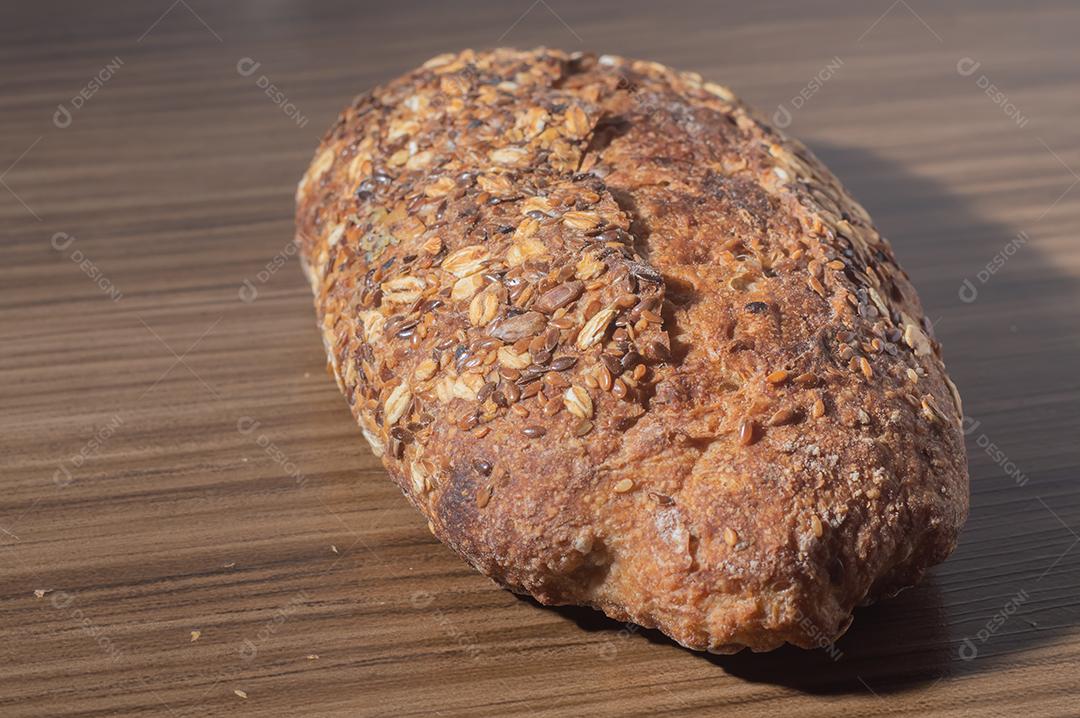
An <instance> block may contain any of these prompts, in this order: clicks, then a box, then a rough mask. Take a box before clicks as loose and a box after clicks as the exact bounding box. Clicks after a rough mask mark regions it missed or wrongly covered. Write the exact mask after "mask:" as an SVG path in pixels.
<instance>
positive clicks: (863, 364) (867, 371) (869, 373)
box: [859, 357, 874, 379]
mask: <svg viewBox="0 0 1080 718" xmlns="http://www.w3.org/2000/svg"><path fill="white" fill-rule="evenodd" d="M859 369H861V370H862V373H863V376H865V377H866V378H867V379H873V378H874V368H873V367H872V366H870V362H868V361H867V360H866V357H859Z"/></svg>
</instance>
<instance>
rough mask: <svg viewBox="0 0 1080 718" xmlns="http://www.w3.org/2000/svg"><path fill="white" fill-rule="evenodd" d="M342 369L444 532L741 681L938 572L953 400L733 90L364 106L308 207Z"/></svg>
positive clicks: (671, 76) (578, 78) (857, 221)
mask: <svg viewBox="0 0 1080 718" xmlns="http://www.w3.org/2000/svg"><path fill="white" fill-rule="evenodd" d="M297 242H298V244H299V246H300V248H301V254H302V257H303V260H304V267H305V272H306V274H307V276H308V279H309V281H310V282H311V285H312V289H313V291H314V293H315V298H316V302H315V303H316V308H317V311H318V316H319V323H320V327H321V330H322V335H323V341H324V344H325V347H326V351H327V357H328V362H329V368H330V371H331V374H332V376H334V378H335V380H336V381H337V382H338V386H339V387H340V388H341V390H342V392H343V393H344V394H345V396H346V399H347V400H348V402H349V405H350V407H351V409H352V412H353V415H354V416H355V417H356V419H357V422H358V423H359V424H360V427H361V429H362V432H363V434H364V437H365V438H366V439H367V440H368V442H369V443H370V444H371V446H372V450H373V451H374V452H375V453H376V455H378V456H380V457H381V458H382V460H383V462H384V464H385V465H386V468H387V470H388V471H389V473H390V475H391V477H392V478H393V479H394V481H395V482H396V483H397V484H398V485H399V486H400V487H401V489H402V491H403V493H404V494H405V495H406V496H407V497H408V498H409V500H410V501H411V502H412V503H413V504H414V505H416V507H417V508H418V509H419V510H420V511H422V512H423V513H424V515H425V516H427V518H428V520H429V526H430V528H431V530H432V532H433V533H434V534H435V535H436V536H437V537H438V538H439V539H441V540H442V541H444V542H445V543H446V544H447V545H449V546H450V547H452V548H453V549H454V550H456V551H457V552H458V553H459V554H461V555H462V556H463V557H464V558H465V559H466V560H467V561H468V562H469V563H470V564H472V565H473V566H475V567H476V568H477V569H478V570H480V571H482V572H484V573H485V574H487V575H489V576H491V577H492V578H494V579H496V580H497V581H499V582H500V583H502V584H503V585H505V586H507V587H508V588H511V589H512V590H515V591H518V592H527V593H530V594H532V595H533V596H535V597H536V598H537V599H538V600H540V601H541V602H544V603H549V604H560V603H579V604H585V605H591V606H594V607H596V608H598V609H600V610H603V611H604V612H605V613H607V614H608V615H609V616H612V617H613V618H616V619H619V620H632V621H635V622H637V623H639V624H641V625H644V626H647V627H658V628H660V629H661V630H662V631H664V632H665V633H666V634H668V635H669V636H671V637H672V638H674V639H675V640H677V641H679V642H680V643H682V644H683V645H685V646H688V647H691V648H695V649H699V650H704V649H708V650H713V651H719V652H730V651H734V650H738V649H740V648H743V647H749V648H752V649H754V650H768V649H771V648H774V647H776V646H778V645H781V644H782V643H784V642H790V643H794V644H796V645H800V646H804V647H813V646H816V645H818V644H819V643H820V641H821V640H822V637H825V638H827V639H834V638H836V637H838V636H839V635H841V634H842V633H843V631H844V630H846V628H847V626H848V625H849V623H850V620H851V612H852V610H853V608H854V607H855V606H856V605H860V604H862V603H865V602H867V601H870V600H874V599H875V598H877V597H878V596H881V595H886V594H887V593H889V592H891V591H894V590H896V589H898V588H901V587H903V586H905V585H910V584H911V583H913V582H915V581H917V580H918V579H919V577H920V576H921V574H922V572H923V571H924V570H925V569H926V568H927V567H928V566H931V565H933V564H934V563H937V562H940V561H942V560H944V558H945V557H946V556H947V555H948V554H949V552H950V551H951V550H952V548H953V546H954V544H955V541H956V537H957V534H958V533H959V530H960V527H961V526H962V524H963V522H964V520H965V517H966V514H967V506H968V489H967V468H966V459H965V456H964V446H963V441H962V435H961V432H960V418H961V414H960V411H961V410H960V405H959V396H958V395H957V394H956V392H955V388H954V387H952V385H951V382H949V381H948V378H947V376H946V374H945V370H944V365H943V363H942V361H941V356H940V346H939V345H938V343H937V342H936V341H935V340H934V339H933V338H932V337H931V336H930V335H929V324H928V323H927V322H926V321H925V318H924V316H923V312H922V310H921V307H920V306H919V303H918V298H917V296H916V294H915V290H914V289H913V287H912V286H911V284H910V282H909V281H908V279H907V276H906V275H905V274H904V272H903V270H902V269H900V267H899V266H898V265H897V263H896V260H895V258H894V256H893V253H892V250H891V248H890V247H889V245H888V243H887V242H886V241H885V240H884V239H883V238H882V237H881V236H880V235H879V233H878V232H877V231H876V229H875V228H874V227H873V224H872V223H871V221H870V218H869V216H868V215H867V213H866V211H865V210H864V209H863V208H862V207H861V206H860V205H859V204H858V203H857V202H855V200H854V199H852V198H851V196H850V195H849V194H848V193H847V191H846V190H845V189H844V188H843V187H842V186H841V185H840V183H839V181H838V180H837V179H836V178H835V177H834V176H833V175H832V174H831V173H829V171H828V170H827V169H825V168H824V166H823V165H822V164H821V163H820V162H819V161H818V160H817V159H816V158H815V157H814V156H813V155H812V154H811V153H810V152H809V151H808V150H807V149H806V148H805V147H804V146H803V145H802V144H800V143H799V142H797V141H796V140H793V139H790V138H788V137H786V136H784V135H783V134H782V133H780V132H779V131H777V130H775V129H773V128H771V127H769V126H768V125H767V124H766V123H765V122H764V121H763V120H761V119H760V118H759V117H758V116H757V115H756V114H754V113H753V111H752V110H750V109H749V108H748V107H747V106H746V105H744V104H743V103H742V102H741V101H739V100H738V98H736V97H735V96H734V95H733V94H732V93H731V92H730V91H729V90H727V89H726V88H724V87H721V86H719V85H715V84H713V83H710V82H705V81H703V80H702V79H701V78H700V77H699V76H697V75H696V74H694V73H685V72H677V71H675V70H671V69H669V68H667V67H664V66H662V65H658V64H656V63H651V62H641V61H634V60H627V59H623V58H617V57H611V56H602V57H596V56H593V55H587V54H573V55H568V54H566V53H562V52H559V51H554V50H546V49H538V50H534V51H530V52H518V51H513V50H496V51H493V52H488V53H475V52H472V51H468V50H467V51H464V52H462V53H458V54H453V55H444V56H440V57H437V58H434V59H433V60H431V61H429V62H428V63H426V64H425V65H424V66H423V67H421V68H418V69H417V70H415V71H413V72H411V73H408V74H406V75H405V76H403V77H401V78H399V79H397V80H394V81H392V82H390V83H388V84H387V85H385V86H383V87H380V88H376V89H375V90H373V91H371V92H369V93H366V94H364V95H361V96H360V97H358V98H357V99H356V100H355V101H354V102H353V104H352V105H351V106H350V107H349V108H347V109H346V110H345V111H344V112H343V113H342V115H341V117H340V118H339V120H338V122H337V123H336V124H335V125H334V126H333V127H332V128H331V129H330V130H329V131H328V132H327V134H326V136H325V137H324V139H323V142H322V144H321V146H320V148H319V150H318V152H317V154H316V156H315V159H314V160H313V162H312V164H311V167H310V168H309V169H308V171H307V173H306V174H305V176H304V178H303V179H302V180H301V182H300V185H299V187H298V188H297Z"/></svg>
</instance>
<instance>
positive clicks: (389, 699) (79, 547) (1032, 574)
mask: <svg viewBox="0 0 1080 718" xmlns="http://www.w3.org/2000/svg"><path fill="white" fill-rule="evenodd" d="M365 5H367V6H365ZM731 5H738V7H731V8H722V7H720V4H719V3H710V2H704V1H702V2H695V3H687V4H678V3H673V4H672V3H668V4H657V3H644V2H641V3H628V2H625V1H624V2H603V3H601V2H591V3H573V2H568V1H566V0H546V1H545V0H537V1H536V2H534V3H532V4H531V5H530V0H520V1H516V0H515V1H514V2H503V3H499V2H494V1H492V2H474V1H472V0H470V1H469V2H455V3H438V4H435V3H432V4H430V5H413V4H408V3H347V2H335V3H305V2H299V1H296V2H284V1H279V2H231V3H212V2H210V1H209V0H176V1H175V2H172V4H171V5H170V0H154V1H153V2H134V0H130V1H127V2H110V3H107V4H100V3H82V2H75V1H74V0H70V1H60V0H46V1H45V2H34V3H7V4H5V5H4V7H3V8H2V9H0V58H2V67H3V72H2V73H0V108H2V117H3V133H2V135H0V173H2V174H0V226H2V227H3V229H2V230H0V232H2V238H3V261H2V262H0V312H2V314H0V333H2V340H0V347H2V351H0V423H2V425H0V476H2V478H3V486H2V489H3V491H2V495H0V545H2V547H3V550H2V551H0V557H2V562H0V654H2V656H3V661H2V663H0V714H2V715H4V716H61V715H65V716H66V715H83V716H104V715H135V714H140V715H141V714H147V715H173V716H201V715H226V714H228V715H232V714H235V715H289V716H292V715H341V716H353V715H386V716H410V715H431V714H434V715H442V716H449V715H470V716H504V715H514V716H517V715H522V716H580V715H631V714H641V713H646V712H649V713H652V714H669V715H675V714H682V713H686V714H695V715H725V716H726V715H770V716H772V715H840V714H844V715H895V714H900V713H905V712H909V711H918V712H925V711H933V712H935V713H938V714H942V715H958V716H959V715H965V716H966V715H972V714H976V713H978V714H1002V715H1015V714H1017V713H1020V712H1022V713H1023V714H1024V715H1025V716H1043V715H1047V716H1048V715H1060V716H1065V715H1077V713H1078V712H1080V706H1078V702H1077V698H1076V695H1075V693H1076V689H1077V686H1078V683H1080V634H1078V630H1077V623H1078V618H1080V605H1078V604H1080V599H1078V598H1077V589H1078V587H1080V485H1078V484H1077V479H1078V477H1077V471H1078V466H1080V461H1078V452H1077V439H1078V433H1080V432H1078V430H1080V411H1078V410H1077V408H1076V407H1077V401H1078V400H1080V372H1078V371H1077V369H1078V368H1080V318H1078V310H1080V284H1078V283H1077V275H1078V273H1080V245H1078V242H1077V227H1078V222H1080V186H1078V185H1080V174H1078V172H1080V148H1078V145H1080V124H1078V123H1077V121H1076V117H1077V115H1078V114H1080V93H1078V92H1077V89H1078V88H1077V80H1078V73H1077V67H1078V66H1080V44H1078V43H1077V42H1076V37H1077V34H1078V32H1080V6H1077V4H1075V3H1072V2H1029V3H1024V4H1022V5H1021V4H1013V3H1004V2H1001V3H997V2H993V3H992V2H966V3H953V4H950V5H949V6H948V9H942V8H940V7H938V6H936V4H934V3H931V2H929V1H928V0H909V1H905V0H896V2H892V4H890V0H875V1H874V2H869V3H859V4H856V3H845V4H841V3H817V2H815V3H798V4H794V3H793V4H792V6H791V7H783V6H781V5H778V4H773V3H768V2H755V3H738V4H736V3H731ZM844 5H850V7H846V8H845V7H844ZM497 44H512V45H517V46H526V47H528V46H533V45H537V44H547V45H551V46H560V47H563V48H566V49H569V50H574V49H596V50H600V51H608V52H615V53H619V54H625V55H631V56H638V57H645V58H652V59H656V60H659V61H662V62H665V63H668V64H671V65H674V66H677V67H681V68H686V69H693V70H697V71H699V72H700V73H702V74H703V75H705V76H707V77H710V78H714V79H717V80H719V81H721V82H725V83H728V84H730V85H732V86H733V87H735V88H736V90H738V91H739V92H741V93H742V94H743V95H744V96H745V97H746V98H747V99H749V100H750V101H752V102H754V103H755V104H756V105H757V106H759V107H760V108H762V110H763V111H764V112H765V113H766V114H767V115H770V116H774V115H775V116H776V117H777V121H778V122H780V123H782V124H786V125H788V131H789V132H791V133H793V134H796V135H798V136H800V137H802V138H803V139H805V140H806V141H808V142H809V143H810V144H811V146H812V147H813V148H814V149H815V150H816V151H817V152H818V153H819V154H820V155H821V156H822V157H823V158H824V159H825V160H826V161H827V162H828V163H829V164H830V165H831V166H832V168H833V169H834V170H835V171H836V172H837V173H838V174H839V175H840V176H841V177H842V178H843V179H844V180H845V181H846V182H847V183H848V185H849V187H851V188H852V190H853V191H854V193H855V194H856V196H858V197H860V198H861V199H862V201H863V202H864V203H865V204H866V205H867V206H868V207H869V209H870V210H871V212H872V214H873V215H874V217H875V218H876V221H877V223H878V225H879V226H880V227H881V229H882V230H883V231H884V233H885V234H886V235H888V236H889V237H890V238H891V239H892V242H893V244H894V246H895V248H896V251H897V254H898V255H899V257H900V259H901V261H902V262H903V264H904V266H905V268H906V269H907V270H908V271H909V272H910V274H911V275H912V277H913V278H914V279H915V283H916V284H917V285H918V287H919V289H920V291H921V293H922V297H923V300H924V302H925V304H926V306H927V307H928V311H929V313H930V315H931V316H932V317H934V319H935V321H936V330H937V334H938V336H939V337H940V338H941V339H942V340H943V343H944V346H945V349H946V358H947V361H948V365H949V368H950V370H951V373H952V376H953V377H954V379H955V380H956V383H957V384H958V385H959V387H960V389H961V392H962V394H963V396H964V399H965V404H966V409H967V412H968V415H969V416H970V417H971V420H970V421H969V428H970V436H969V452H970V463H971V475H972V481H973V486H972V493H973V497H972V512H971V519H970V521H969V523H968V526H967V530H966V532H965V534H964V536H963V538H962V541H961V544H960V547H959V548H958V550H957V551H956V553H955V554H954V555H953V557H952V558H951V559H950V560H949V561H948V562H947V563H945V564H944V565H942V566H940V567H938V568H937V569H935V570H934V571H933V572H932V574H931V575H930V577H929V579H928V580H927V581H926V582H925V583H924V584H923V585H921V586H920V587H918V588H916V589H913V590H911V591H909V592H907V593H905V594H903V595H902V596H900V597H899V598H897V599H895V600H892V601H889V602H887V603H885V604H883V605H879V606H876V607H873V608H869V609H864V610H860V611H859V612H858V614H857V618H856V621H855V624H854V626H853V628H852V629H851V631H850V633H849V634H848V635H847V636H846V637H845V638H844V639H843V640H842V641H840V642H839V644H838V645H837V646H836V652H835V653H834V654H832V655H830V653H829V652H827V651H823V650H822V651H814V652H805V651H801V650H796V649H785V650H780V651H776V652H774V653H771V654H765V655H753V654H747V655H736V656H730V657H709V656H705V655H697V654H694V653H691V652H689V651H686V650H683V649H681V648H679V647H678V646H675V645H673V644H672V643H670V642H669V641H667V640H665V639H664V638H663V637H662V636H660V635H658V634H656V633H654V632H650V631H642V630H640V629H637V628H636V627H633V626H622V625H619V624H617V623H614V622H611V621H608V620H606V619H603V618H602V617H601V616H599V615H598V614H595V613H593V612H591V611H588V610H577V609H556V610H553V609H546V608H542V607H540V606H538V605H536V604H535V603H532V602H530V601H528V600H522V599H518V598H516V597H514V596H513V595H511V594H510V593H508V592H505V591H502V590H499V589H497V588H495V587H494V586H493V585H492V584H491V583H490V582H489V581H488V580H487V579H485V578H483V577H481V576H479V575H477V574H475V573H474V572H473V571H472V570H471V569H469V568H468V567H467V566H466V565H465V564H464V563H462V562H461V561H459V560H458V559H457V558H455V556H454V555H452V554H451V553H450V552H449V551H448V550H447V549H445V548H444V547H442V546H441V545H440V544H438V543H437V542H436V541H435V540H434V539H433V538H432V537H431V536H430V535H429V534H428V531H427V528H426V525H425V522H424V521H423V520H422V519H421V518H420V516H419V515H418V514H416V513H415V512H414V511H413V510H412V509H411V508H409V507H408V506H407V505H406V502H405V501H404V500H403V499H402V497H401V496H400V495H399V494H398V492H397V490H396V489H395V488H394V487H393V486H392V485H391V483H390V482H389V481H388V480H386V478H385V476H384V474H383V472H382V471H381V469H380V468H379V467H378V465H377V464H376V462H375V461H374V460H373V458H372V457H371V456H370V454H369V453H368V451H367V449H366V448H365V445H364V442H363V441H361V438H360V435H359V432H358V430H357V428H356V427H355V426H354V424H353V422H352V420H351V418H350V416H349V413H348V411H347V410H346V406H345V403H344V401H342V399H341V397H340V396H339V395H338V392H337V389H336V388H335V387H334V385H333V383H332V382H330V381H328V380H327V378H326V376H325V375H324V361H325V357H324V355H323V351H322V348H321V346H320V342H319V338H318V335H317V334H316V331H315V327H314V321H313V311H312V308H311V301H310V298H309V290H308V288H307V286H306V285H305V283H304V281H303V279H302V277H301V272H300V269H299V266H298V265H297V262H296V260H295V257H294V256H293V255H292V249H291V240H292V212H293V199H292V197H293V189H294V186H295V183H296V181H297V179H298V178H299V176H300V174H301V172H302V171H303V169H304V167H305V166H306V164H307V162H308V161H309V159H310V157H311V153H312V151H313V149H314V147H315V144H316V142H317V138H318V136H319V135H320V134H321V132H322V130H323V129H324V128H325V127H327V126H328V125H329V123H330V122H331V121H332V120H333V118H334V116H335V114H336V112H337V110H338V109H339V108H340V107H341V106H343V105H344V104H345V103H346V102H347V101H348V100H349V98H350V97H351V96H352V95H354V94H356V93H358V92H359V91H361V90H363V89H364V88H367V87H369V86H371V85H372V84H374V83H376V82H379V81H382V80H385V79H387V78H389V77H392V76H394V75H396V74H398V73H399V72H402V71H404V70H406V69H408V68H410V67H412V66H414V65H416V64H418V63H420V62H422V61H423V60H425V59H426V58H428V57H430V56H432V55H435V54H437V53H440V52H444V51H448V50H453V49H458V48H461V47H465V46H474V47H490V46H494V45H497ZM991 86H992V87H991ZM998 93H1000V94H998ZM998 258H1000V259H998ZM988 267H989V269H988ZM980 631H982V633H980ZM836 654H839V655H836Z"/></svg>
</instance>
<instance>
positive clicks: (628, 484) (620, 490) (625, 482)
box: [612, 479, 634, 494]
mask: <svg viewBox="0 0 1080 718" xmlns="http://www.w3.org/2000/svg"><path fill="white" fill-rule="evenodd" d="M612 488H613V489H614V491H615V493H617V494H625V493H626V492H627V491H629V490H630V489H632V488H634V482H633V480H631V479H622V480H620V481H618V482H616V484H615V486H614V487H612Z"/></svg>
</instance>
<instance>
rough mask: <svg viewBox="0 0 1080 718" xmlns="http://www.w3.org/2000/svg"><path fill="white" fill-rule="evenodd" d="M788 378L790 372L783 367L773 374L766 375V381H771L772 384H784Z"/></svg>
mask: <svg viewBox="0 0 1080 718" xmlns="http://www.w3.org/2000/svg"><path fill="white" fill-rule="evenodd" d="M787 378H788V373H787V372H786V371H784V370H783V369H778V370H776V371H774V372H773V373H772V374H769V375H768V376H767V377H765V381H767V382H769V383H770V384H782V383H784V382H785V381H787Z"/></svg>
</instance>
